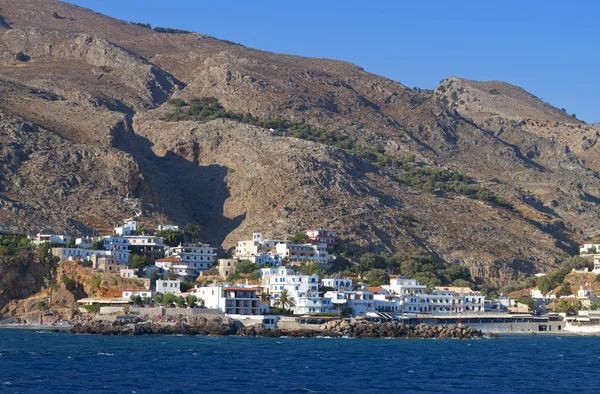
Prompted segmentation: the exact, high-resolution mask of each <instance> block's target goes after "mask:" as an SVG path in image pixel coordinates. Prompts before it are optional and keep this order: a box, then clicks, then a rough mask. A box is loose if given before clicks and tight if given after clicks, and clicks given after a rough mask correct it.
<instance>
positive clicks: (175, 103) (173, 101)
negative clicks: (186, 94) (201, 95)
mask: <svg viewBox="0 0 600 394" xmlns="http://www.w3.org/2000/svg"><path fill="white" fill-rule="evenodd" d="M144 27H145V26H144ZM167 104H169V105H172V106H174V107H184V106H185V105H186V104H185V101H184V100H183V99H180V98H172V99H169V100H167Z"/></svg>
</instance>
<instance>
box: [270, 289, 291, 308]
mask: <svg viewBox="0 0 600 394" xmlns="http://www.w3.org/2000/svg"><path fill="white" fill-rule="evenodd" d="M275 305H276V306H278V307H279V308H281V309H291V308H293V307H295V306H296V301H295V300H294V297H292V296H290V292H289V291H288V289H285V290H283V291H282V292H281V294H280V295H279V298H278V299H277V301H275Z"/></svg>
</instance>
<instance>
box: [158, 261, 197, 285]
mask: <svg viewBox="0 0 600 394" xmlns="http://www.w3.org/2000/svg"><path fill="white" fill-rule="evenodd" d="M154 265H155V266H157V267H159V268H161V269H162V271H163V273H167V272H170V273H173V274H175V275H177V276H178V277H179V279H181V280H182V281H190V280H195V279H196V278H197V277H198V275H199V274H200V271H202V269H200V263H197V262H193V261H183V260H181V259H180V258H179V257H175V256H169V257H165V258H163V259H159V260H156V261H155V262H154ZM203 269H205V268H203Z"/></svg>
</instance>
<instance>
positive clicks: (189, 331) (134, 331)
mask: <svg viewBox="0 0 600 394" xmlns="http://www.w3.org/2000/svg"><path fill="white" fill-rule="evenodd" d="M241 326H242V323H241V322H239V321H237V320H233V319H231V318H229V317H226V316H220V315H219V316H209V317H204V316H186V317H182V318H181V320H179V321H177V322H176V323H167V322H150V321H146V320H143V319H141V318H134V319H117V320H115V321H103V320H91V321H87V322H83V323H77V324H75V325H74V326H73V328H72V329H71V333H72V334H96V335H152V334H157V335H218V336H224V335H235V334H236V333H237V330H238V329H239V328H240V327H241Z"/></svg>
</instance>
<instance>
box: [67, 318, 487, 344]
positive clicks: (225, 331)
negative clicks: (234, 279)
mask: <svg viewBox="0 0 600 394" xmlns="http://www.w3.org/2000/svg"><path fill="white" fill-rule="evenodd" d="M71 333H72V334H96V335H152V334H157V335H218V336H223V335H238V336H248V337H265V338H279V337H292V338H317V337H334V338H338V337H342V336H344V337H349V338H436V339H474V338H481V337H482V336H483V334H482V333H481V331H479V330H476V329H474V328H470V327H457V326H453V325H451V326H444V325H436V326H430V325H427V324H419V325H417V326H408V325H404V324H402V323H400V322H398V321H392V322H383V323H380V322H373V321H368V320H354V319H353V320H351V321H349V322H348V321H345V320H334V321H331V322H328V323H325V324H324V325H323V326H322V327H321V328H320V329H305V330H302V329H299V330H289V329H278V328H265V327H264V326H262V325H258V326H248V327H245V326H243V324H242V323H241V322H239V321H238V320H233V319H231V318H229V317H226V316H221V315H211V316H185V317H182V318H181V319H180V320H179V321H178V322H177V323H160V322H150V321H145V320H143V319H140V318H133V319H118V320H115V321H112V322H109V321H102V320H89V321H85V322H82V323H77V324H75V325H74V326H73V328H72V329H71Z"/></svg>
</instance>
